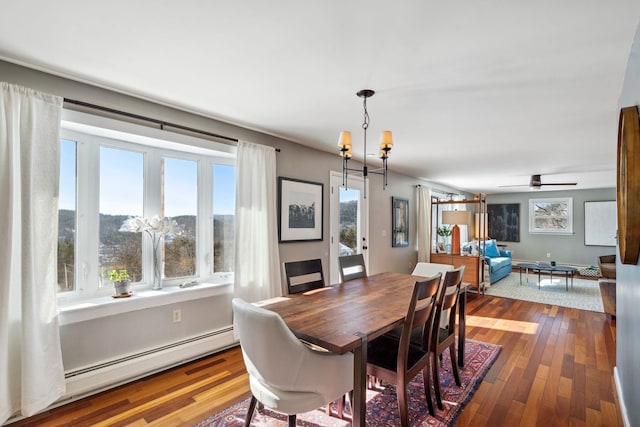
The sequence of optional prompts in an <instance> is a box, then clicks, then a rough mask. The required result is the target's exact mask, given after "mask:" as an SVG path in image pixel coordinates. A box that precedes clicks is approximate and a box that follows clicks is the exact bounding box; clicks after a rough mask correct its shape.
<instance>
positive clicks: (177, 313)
mask: <svg viewBox="0 0 640 427" xmlns="http://www.w3.org/2000/svg"><path fill="white" fill-rule="evenodd" d="M178 322H182V310H180V309H179V308H176V309H174V310H173V323H178Z"/></svg>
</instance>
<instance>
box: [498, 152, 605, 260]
mask: <svg viewBox="0 0 640 427" xmlns="http://www.w3.org/2000/svg"><path fill="white" fill-rule="evenodd" d="M611 143H612V144H615V141H612V142H611ZM554 197H572V198H573V234H572V235H549V234H530V233H529V199H540V198H554ZM615 199H616V189H615V188H606V189H596V190H580V191H577V190H574V191H538V190H535V191H529V192H526V193H510V194H494V195H489V196H487V204H492V203H519V204H520V241H519V242H504V243H505V244H506V245H507V249H509V250H511V251H512V256H513V259H514V260H523V261H544V260H547V253H551V258H550V260H553V261H556V262H557V263H559V264H570V265H596V264H597V263H598V256H600V255H606V254H613V253H615V247H613V246H586V245H585V244H584V202H594V201H604V200H615Z"/></svg>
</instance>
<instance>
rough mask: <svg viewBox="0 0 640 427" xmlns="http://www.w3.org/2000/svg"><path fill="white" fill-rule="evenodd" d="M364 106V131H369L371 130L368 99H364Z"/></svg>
mask: <svg viewBox="0 0 640 427" xmlns="http://www.w3.org/2000/svg"><path fill="white" fill-rule="evenodd" d="M362 106H363V108H364V121H363V122H362V129H364V130H367V128H369V112H368V111H367V98H364V100H363V101H362Z"/></svg>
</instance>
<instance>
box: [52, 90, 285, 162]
mask: <svg viewBox="0 0 640 427" xmlns="http://www.w3.org/2000/svg"><path fill="white" fill-rule="evenodd" d="M64 102H67V103H69V104H74V105H79V106H81V107H86V108H92V109H94V110H99V111H105V112H107V113H111V114H117V115H120V116H125V117H129V118H132V119H136V120H143V121H146V122H151V123H155V124H157V125H160V129H161V130H164V127H165V126H168V127H172V128H176V129H180V130H184V131H187V132H193V133H197V134H200V135H206V136H210V137H213V138H219V139H224V140H226V141H231V142H238V140H237V139H236V138H231V137H230V136H224V135H219V134H217V133H213V132H208V131H205V130H200V129H195V128H192V127H188V126H183V125H179V124H176V123H171V122H167V121H164V120H159V119H154V118H152V117H147V116H142V115H140V114H134V113H129V112H127V111H122V110H116V109H115V108H109V107H104V106H102V105H96V104H91V103H89V102H84V101H78V100H77V99H70V98H64ZM275 150H276V152H278V153H279V152H280V149H279V148H276V149H275Z"/></svg>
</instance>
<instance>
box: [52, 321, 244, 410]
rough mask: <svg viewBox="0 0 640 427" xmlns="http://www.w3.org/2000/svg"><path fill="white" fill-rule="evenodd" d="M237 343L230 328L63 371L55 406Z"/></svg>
mask: <svg viewBox="0 0 640 427" xmlns="http://www.w3.org/2000/svg"><path fill="white" fill-rule="evenodd" d="M235 345H237V342H236V340H235V338H234V336H233V327H232V326H229V327H226V328H222V329H218V330H216V331H212V332H209V333H206V334H203V335H199V336H195V337H190V338H187V339H185V340H182V341H177V342H174V343H171V344H167V345H164V346H160V347H157V348H153V349H149V350H145V351H142V352H139V353H136V354H131V355H127V356H124V357H121V358H118V359H114V360H109V361H106V362H103V363H99V364H96V365H92V366H89V367H85V368H81V369H76V370H73V371H69V372H66V373H65V379H66V388H67V391H66V394H65V396H64V397H63V398H62V399H60V400H59V401H58V402H56V405H55V406H59V405H61V404H65V403H68V402H69V401H72V400H76V399H79V398H82V397H86V396H88V395H91V394H95V393H98V392H101V391H104V390H106V389H109V388H113V387H116V386H118V385H121V384H124V383H127V382H131V381H134V380H137V379H140V378H143V377H146V376H149V375H152V374H155V373H157V372H160V371H164V370H166V369H169V368H172V367H174V366H178V365H181V364H183V363H186V362H189V361H191V360H195V359H197V358H200V357H202V356H206V355H208V354H213V353H217V352H219V351H222V350H225V349H227V348H229V347H233V346H235Z"/></svg>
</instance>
